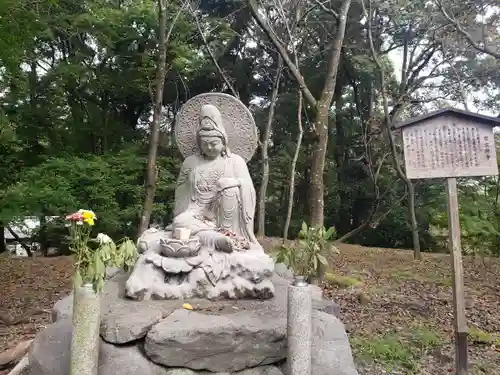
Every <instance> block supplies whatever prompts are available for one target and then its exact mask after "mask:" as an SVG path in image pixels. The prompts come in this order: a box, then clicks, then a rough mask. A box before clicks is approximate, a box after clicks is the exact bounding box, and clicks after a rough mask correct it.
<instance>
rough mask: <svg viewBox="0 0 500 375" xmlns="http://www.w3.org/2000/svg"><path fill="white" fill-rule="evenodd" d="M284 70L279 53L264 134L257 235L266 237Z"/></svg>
mask: <svg viewBox="0 0 500 375" xmlns="http://www.w3.org/2000/svg"><path fill="white" fill-rule="evenodd" d="M282 71H283V59H282V57H281V56H280V55H279V54H278V64H277V67H276V75H275V76H274V82H273V90H272V93H271V104H270V105H269V114H268V117H267V123H266V127H265V128H264V134H263V135H262V145H261V148H262V181H261V184H260V193H259V229H258V231H257V237H264V236H265V235H266V195H267V185H268V183H269V155H268V147H269V138H270V136H271V128H272V125H273V121H274V109H275V108H276V102H277V101H278V93H279V85H280V80H281V73H282Z"/></svg>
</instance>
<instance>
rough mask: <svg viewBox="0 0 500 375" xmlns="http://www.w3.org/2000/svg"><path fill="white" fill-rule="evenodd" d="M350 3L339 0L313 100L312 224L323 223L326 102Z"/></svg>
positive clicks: (332, 91) (332, 90)
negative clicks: (334, 31) (316, 96)
mask: <svg viewBox="0 0 500 375" xmlns="http://www.w3.org/2000/svg"><path fill="white" fill-rule="evenodd" d="M350 7H351V0H343V1H342V4H341V6H340V12H339V15H338V22H337V34H336V36H335V40H334V41H333V45H332V54H331V56H330V60H329V62H328V68H327V73H326V77H325V85H324V87H323V90H322V92H321V97H320V99H319V100H318V102H317V103H316V117H315V122H314V128H315V132H316V136H317V138H316V144H315V146H314V150H313V154H312V160H311V183H310V195H309V199H310V206H309V208H310V211H309V224H310V226H311V227H313V228H320V227H323V226H324V212H323V211H324V206H325V204H324V191H325V190H324V184H323V173H324V171H325V159H326V151H327V147H328V129H329V126H328V120H329V111H330V105H331V103H332V99H333V95H334V94H335V88H336V85H337V72H338V69H339V65H340V58H341V52H342V45H343V43H344V36H345V30H346V26H347V14H348V13H349V8H350Z"/></svg>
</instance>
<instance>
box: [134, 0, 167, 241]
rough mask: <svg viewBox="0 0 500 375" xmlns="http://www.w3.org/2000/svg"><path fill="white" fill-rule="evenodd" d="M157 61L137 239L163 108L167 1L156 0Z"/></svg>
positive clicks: (147, 205)
mask: <svg viewBox="0 0 500 375" xmlns="http://www.w3.org/2000/svg"><path fill="white" fill-rule="evenodd" d="M158 22H159V31H158V55H157V56H158V60H157V66H156V81H155V93H154V112H153V121H152V123H151V126H150V129H149V130H150V134H149V150H148V164H147V172H146V183H145V194H144V204H143V209H142V215H141V220H140V223H139V230H138V237H139V236H140V235H141V234H142V233H143V232H144V231H145V230H146V229H147V228H148V226H149V221H150V220H151V213H152V211H153V203H154V197H155V191H156V179H157V176H158V170H157V167H156V154H157V151H158V141H159V138H160V121H161V114H162V108H163V88H164V86H165V75H166V66H165V64H166V59H167V58H166V56H167V35H166V34H167V1H166V0H158Z"/></svg>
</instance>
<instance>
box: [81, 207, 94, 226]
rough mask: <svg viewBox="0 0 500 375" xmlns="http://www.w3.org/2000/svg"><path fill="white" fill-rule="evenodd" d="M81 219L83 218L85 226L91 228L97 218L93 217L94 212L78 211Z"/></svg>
mask: <svg viewBox="0 0 500 375" xmlns="http://www.w3.org/2000/svg"><path fill="white" fill-rule="evenodd" d="M78 212H79V213H80V214H81V215H82V217H83V222H84V223H85V224H87V225H90V226H93V225H94V224H95V223H94V221H95V219H97V216H96V215H95V213H94V211H90V210H79V211H78Z"/></svg>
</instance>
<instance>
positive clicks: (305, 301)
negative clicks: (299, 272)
mask: <svg viewBox="0 0 500 375" xmlns="http://www.w3.org/2000/svg"><path fill="white" fill-rule="evenodd" d="M287 315H288V316H287V341H288V356H287V360H286V362H287V367H288V375H311V345H312V319H311V315H312V293H311V290H310V288H309V285H308V284H307V282H306V281H305V278H304V277H303V276H295V279H294V281H293V283H292V284H291V285H290V286H289V287H288V310H287Z"/></svg>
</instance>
